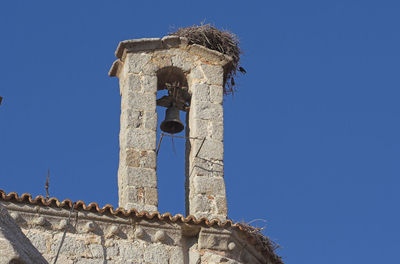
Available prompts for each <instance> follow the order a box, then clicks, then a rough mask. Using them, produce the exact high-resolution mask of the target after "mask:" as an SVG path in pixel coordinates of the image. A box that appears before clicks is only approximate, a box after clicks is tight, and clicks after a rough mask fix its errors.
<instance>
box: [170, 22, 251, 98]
mask: <svg viewBox="0 0 400 264" xmlns="http://www.w3.org/2000/svg"><path fill="white" fill-rule="evenodd" d="M170 35H174V36H179V37H185V38H187V39H188V40H189V44H198V45H202V46H204V47H206V48H209V49H212V50H216V51H219V52H221V53H223V54H226V55H228V56H230V57H231V58H232V63H231V64H230V65H228V66H227V68H226V69H225V78H224V79H225V83H224V93H225V95H227V94H231V93H233V92H234V86H235V79H234V77H235V76H236V73H237V71H240V72H242V73H245V72H246V71H245V70H244V69H243V67H240V66H239V61H240V54H241V53H242V51H241V50H240V47H239V40H238V38H237V36H236V35H235V34H233V33H232V32H229V31H221V30H219V29H217V28H215V27H214V26H212V25H210V24H206V25H200V26H191V27H185V28H179V29H178V30H177V31H176V32H174V33H171V34H170Z"/></svg>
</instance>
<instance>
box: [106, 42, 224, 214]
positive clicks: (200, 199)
mask: <svg viewBox="0 0 400 264" xmlns="http://www.w3.org/2000/svg"><path fill="white" fill-rule="evenodd" d="M115 55H116V57H117V58H118V59H117V60H116V61H115V62H114V63H113V65H112V67H111V69H110V72H109V75H110V76H117V77H118V78H119V86H120V94H121V130H120V161H119V169H118V189H119V206H120V207H124V208H126V209H130V208H135V209H137V210H138V211H141V210H146V211H150V212H151V211H157V205H158V194H157V193H158V192H157V175H156V167H157V161H156V160H157V155H156V141H157V135H156V134H157V112H156V106H157V105H160V106H163V102H161V101H157V100H156V95H157V91H160V90H163V89H166V88H167V85H168V84H172V83H175V84H177V83H178V84H179V87H178V89H180V90H179V93H180V94H181V95H182V96H181V97H180V103H181V106H180V110H183V111H186V112H187V118H186V126H185V129H186V152H185V153H186V154H185V155H186V162H185V163H186V164H185V166H186V169H185V171H186V184H185V186H186V201H185V204H186V214H187V215H194V216H195V217H207V218H218V219H221V220H225V219H226V216H227V202H226V193H225V182H224V164H223V157H224V145H223V107H222V101H223V85H224V76H225V70H224V69H225V68H226V67H227V66H228V65H229V64H230V63H231V58H230V57H228V56H226V55H223V54H221V53H219V52H217V51H213V50H210V49H207V48H205V47H203V46H200V45H196V44H193V45H189V44H188V41H187V40H186V39H185V38H180V37H176V36H167V37H164V38H162V39H159V38H149V39H133V40H126V41H122V42H121V43H119V45H118V48H117V50H116V52H115Z"/></svg>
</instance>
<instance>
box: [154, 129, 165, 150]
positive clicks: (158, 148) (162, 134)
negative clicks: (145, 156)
mask: <svg viewBox="0 0 400 264" xmlns="http://www.w3.org/2000/svg"><path fill="white" fill-rule="evenodd" d="M163 137H164V133H161V137H160V140H159V141H158V146H157V151H156V155H158V151H160V146H161V141H162V139H163Z"/></svg>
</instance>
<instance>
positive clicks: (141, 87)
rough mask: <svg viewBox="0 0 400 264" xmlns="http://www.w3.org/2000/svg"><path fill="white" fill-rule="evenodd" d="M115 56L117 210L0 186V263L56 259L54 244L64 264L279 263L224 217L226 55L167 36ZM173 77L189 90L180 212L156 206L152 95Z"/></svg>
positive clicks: (257, 238) (136, 43)
mask: <svg viewBox="0 0 400 264" xmlns="http://www.w3.org/2000/svg"><path fill="white" fill-rule="evenodd" d="M116 56H117V58H118V60H117V61H116V62H114V64H113V66H112V67H111V70H110V72H109V74H110V76H118V78H119V83H120V93H121V130H120V164H119V169H118V187H119V188H118V189H119V206H120V208H117V209H113V207H112V206H111V205H106V206H104V207H103V208H100V207H99V206H98V205H97V204H96V203H90V204H89V205H86V204H85V203H83V202H82V201H78V202H76V203H72V202H71V201H70V200H64V201H61V202H60V201H59V200H57V199H56V198H50V199H45V198H44V197H42V196H38V197H36V198H34V199H33V198H32V197H31V195H29V194H23V195H21V196H18V195H17V194H16V193H9V194H6V193H5V192H4V191H1V190H0V264H2V263H8V264H18V263H26V264H28V263H35V264H36V263H53V262H54V260H55V259H56V256H57V252H58V248H59V246H60V244H61V241H63V244H62V247H61V250H60V254H59V256H58V261H57V263H63V264H64V263H65V264H92V263H93V264H94V263H116V264H127V263H132V264H133V263H141V264H142V263H143V264H202V263H204V264H212V263H220V264H239V263H251V264H282V261H281V259H280V258H279V257H278V256H276V255H275V253H274V252H273V246H271V243H270V241H269V240H268V238H266V237H264V236H263V235H262V234H260V233H258V232H256V230H255V229H251V228H249V226H246V225H243V224H237V223H236V224H234V223H233V222H232V221H231V220H227V219H226V218H227V206H226V194H225V182H224V173H223V172H224V168H223V158H224V148H223V132H224V131H223V108H222V99H223V82H224V67H225V66H226V65H229V63H230V62H231V59H230V58H229V57H227V56H225V55H223V54H221V53H218V52H215V51H212V50H209V49H207V48H204V47H202V46H198V45H188V43H187V40H186V39H184V38H178V37H171V36H169V37H164V38H162V39H139V40H127V41H123V42H121V43H120V44H119V46H118V48H117V51H116ZM174 81H179V82H180V83H181V84H183V85H184V86H186V87H187V92H188V94H189V95H190V96H189V97H190V108H189V110H188V112H187V115H186V117H187V120H186V136H187V141H186V215H187V216H186V217H184V216H182V215H175V216H172V215H171V214H169V213H166V214H163V215H161V214H160V213H158V212H157V205H158V196H157V175H156V167H157V160H156V158H157V157H156V152H155V151H156V132H157V112H156V94H157V91H158V90H160V89H163V83H164V82H174ZM123 208H125V209H123ZM70 216H71V217H70ZM64 232H66V233H65V234H66V236H65V239H64V240H62V238H63V235H64Z"/></svg>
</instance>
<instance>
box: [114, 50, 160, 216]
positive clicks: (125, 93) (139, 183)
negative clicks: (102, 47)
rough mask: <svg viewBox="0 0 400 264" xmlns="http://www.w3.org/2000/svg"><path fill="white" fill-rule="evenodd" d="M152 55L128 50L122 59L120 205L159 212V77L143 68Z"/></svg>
mask: <svg viewBox="0 0 400 264" xmlns="http://www.w3.org/2000/svg"><path fill="white" fill-rule="evenodd" d="M149 60H150V56H149V55H147V54H145V53H141V52H138V53H127V54H125V58H124V62H123V63H121V62H120V66H119V67H120V68H119V70H120V72H119V75H118V77H119V83H120V93H121V130H120V135H119V138H120V159H119V169H118V190H119V206H120V207H123V208H125V209H131V208H134V209H136V210H138V211H142V210H144V211H150V212H152V211H157V206H158V193H157V176H156V166H157V162H156V152H155V149H156V131H157V112H156V93H157V77H156V75H155V73H153V72H144V71H143V69H144V67H145V65H146V64H147V62H148V61H149Z"/></svg>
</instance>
